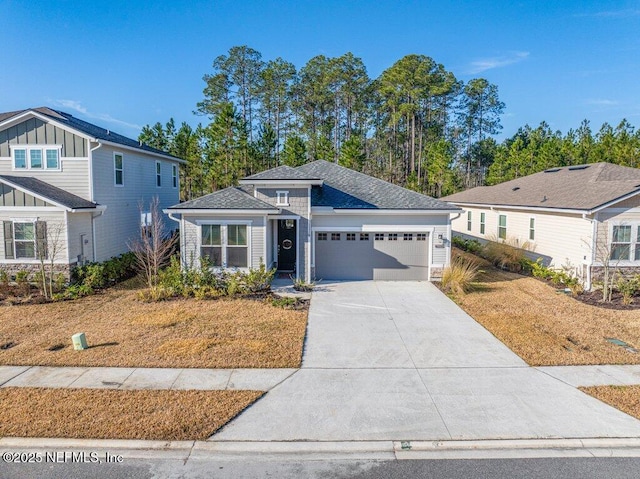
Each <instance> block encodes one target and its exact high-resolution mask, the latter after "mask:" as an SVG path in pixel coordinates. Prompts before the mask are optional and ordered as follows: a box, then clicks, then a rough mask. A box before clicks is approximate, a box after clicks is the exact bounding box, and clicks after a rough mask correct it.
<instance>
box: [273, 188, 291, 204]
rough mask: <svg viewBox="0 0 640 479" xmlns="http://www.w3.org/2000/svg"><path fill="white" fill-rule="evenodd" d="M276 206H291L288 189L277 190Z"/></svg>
mask: <svg viewBox="0 0 640 479" xmlns="http://www.w3.org/2000/svg"><path fill="white" fill-rule="evenodd" d="M276 206H289V192H288V191H276Z"/></svg>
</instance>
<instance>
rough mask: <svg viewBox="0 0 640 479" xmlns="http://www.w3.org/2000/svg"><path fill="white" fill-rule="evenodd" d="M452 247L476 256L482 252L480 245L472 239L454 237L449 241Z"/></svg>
mask: <svg viewBox="0 0 640 479" xmlns="http://www.w3.org/2000/svg"><path fill="white" fill-rule="evenodd" d="M451 242H452V243H453V246H455V247H457V248H460V249H461V250H462V251H468V252H469V253H473V254H478V253H480V252H481V251H482V243H480V241H478V240H474V239H464V238H463V237H462V236H454V237H453V238H452V239H451Z"/></svg>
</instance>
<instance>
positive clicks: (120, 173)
mask: <svg viewBox="0 0 640 479" xmlns="http://www.w3.org/2000/svg"><path fill="white" fill-rule="evenodd" d="M113 172H114V182H115V185H116V186H124V160H123V159H122V154H121V153H114V154H113Z"/></svg>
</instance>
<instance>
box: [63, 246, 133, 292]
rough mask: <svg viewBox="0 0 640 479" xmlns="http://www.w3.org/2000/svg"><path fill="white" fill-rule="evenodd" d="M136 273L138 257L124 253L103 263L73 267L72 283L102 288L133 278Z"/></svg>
mask: <svg viewBox="0 0 640 479" xmlns="http://www.w3.org/2000/svg"><path fill="white" fill-rule="evenodd" d="M135 275H136V258H135V255H134V254H133V253H130V252H129V253H124V254H121V255H120V256H116V257H114V258H111V259H108V260H107V261H103V262H102V263H88V264H86V265H84V266H78V267H76V268H73V270H72V272H71V282H72V284H82V285H85V286H87V287H89V288H91V289H101V288H106V287H107V286H112V285H114V284H116V283H119V282H121V281H124V280H126V279H129V278H133V277H134V276H135Z"/></svg>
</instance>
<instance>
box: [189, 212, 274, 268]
mask: <svg viewBox="0 0 640 479" xmlns="http://www.w3.org/2000/svg"><path fill="white" fill-rule="evenodd" d="M199 221H204V222H216V221H221V222H225V221H246V222H251V227H250V232H251V235H250V238H249V247H250V248H251V252H250V256H249V257H250V260H251V263H250V264H249V267H250V268H257V267H258V266H260V263H261V262H262V263H264V262H265V261H266V258H267V252H266V250H265V243H266V236H265V233H266V223H265V217H264V216H224V217H221V216H215V215H199V216H190V215H185V217H184V223H183V224H184V231H183V232H182V244H181V245H180V250H181V252H182V261H183V264H185V265H186V266H188V267H197V266H199V261H200V251H199V250H198V245H199V244H200V226H199V225H198V222H199Z"/></svg>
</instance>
